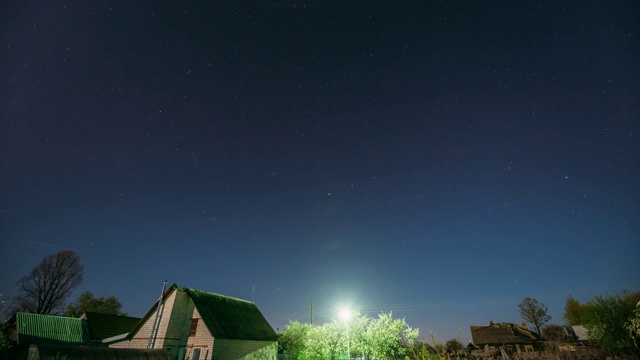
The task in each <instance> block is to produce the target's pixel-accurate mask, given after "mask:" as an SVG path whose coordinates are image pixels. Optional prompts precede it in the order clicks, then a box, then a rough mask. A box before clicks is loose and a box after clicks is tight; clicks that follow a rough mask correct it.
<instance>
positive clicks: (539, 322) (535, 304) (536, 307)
mask: <svg viewBox="0 0 640 360" xmlns="http://www.w3.org/2000/svg"><path fill="white" fill-rule="evenodd" d="M518 307H519V308H520V316H522V319H523V320H524V321H528V322H530V323H533V325H534V326H535V327H536V331H537V332H538V334H539V335H540V336H542V332H541V331H540V329H541V328H542V326H543V325H544V324H546V323H548V322H549V320H551V316H549V315H547V311H548V310H547V307H546V306H545V305H544V304H543V303H542V302H539V301H538V300H536V299H532V298H529V297H527V298H524V299H523V300H522V302H521V303H520V305H518Z"/></svg>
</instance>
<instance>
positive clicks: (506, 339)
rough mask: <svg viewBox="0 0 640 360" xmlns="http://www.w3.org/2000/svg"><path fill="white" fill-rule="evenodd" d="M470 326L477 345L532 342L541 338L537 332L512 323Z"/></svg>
mask: <svg viewBox="0 0 640 360" xmlns="http://www.w3.org/2000/svg"><path fill="white" fill-rule="evenodd" d="M470 328H471V337H472V338H473V343H474V344H475V345H485V344H514V343H531V342H536V341H539V339H540V336H538V334H536V333H535V332H533V331H530V330H527V329H525V328H523V327H520V326H518V325H515V324H510V323H499V324H491V325H483V326H473V325H472V326H470Z"/></svg>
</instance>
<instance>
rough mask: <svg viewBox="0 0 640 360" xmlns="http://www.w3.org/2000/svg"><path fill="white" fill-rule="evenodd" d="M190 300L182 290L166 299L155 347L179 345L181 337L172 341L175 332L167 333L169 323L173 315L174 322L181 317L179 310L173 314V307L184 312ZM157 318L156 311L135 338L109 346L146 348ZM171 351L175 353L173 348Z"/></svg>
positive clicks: (174, 292)
mask: <svg viewBox="0 0 640 360" xmlns="http://www.w3.org/2000/svg"><path fill="white" fill-rule="evenodd" d="M185 298H186V301H185ZM190 302H191V301H190V300H189V297H188V296H187V295H186V294H185V293H183V292H180V291H173V292H172V293H171V294H170V295H169V296H168V297H167V298H166V299H165V302H164V309H163V311H162V317H161V319H160V326H159V328H158V336H157V338H156V342H155V346H154V347H153V348H154V349H162V348H167V347H171V346H172V345H174V343H175V345H176V346H177V344H178V343H179V341H180V338H179V337H178V338H177V341H172V340H174V339H173V338H174V337H175V332H169V333H168V334H167V329H168V327H169V323H170V322H171V320H172V317H173V320H174V322H175V321H176V319H177V318H179V317H180V313H179V312H178V313H176V314H173V312H174V311H173V308H174V307H177V309H178V310H182V311H183V312H184V311H186V310H185V309H184V308H185V306H184V304H185V303H186V304H187V307H188V304H189V303H190ZM155 319H156V313H155V312H154V313H153V314H152V315H151V316H149V318H148V319H147V320H146V321H145V322H144V324H143V325H142V327H141V328H140V330H138V332H137V333H136V334H135V335H134V336H133V338H132V339H131V340H130V341H122V342H119V343H115V344H111V345H109V347H112V348H134V349H146V348H147V345H148V344H149V337H150V336H151V330H152V328H153V323H154V321H155ZM171 352H172V354H173V349H172V351H171ZM176 354H177V353H176Z"/></svg>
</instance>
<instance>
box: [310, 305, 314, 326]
mask: <svg viewBox="0 0 640 360" xmlns="http://www.w3.org/2000/svg"><path fill="white" fill-rule="evenodd" d="M309 312H310V315H311V325H313V301H312V302H311V306H309Z"/></svg>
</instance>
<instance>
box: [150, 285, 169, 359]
mask: <svg viewBox="0 0 640 360" xmlns="http://www.w3.org/2000/svg"><path fill="white" fill-rule="evenodd" d="M166 289H167V280H165V281H164V284H162V292H161V293H160V298H158V305H157V307H156V318H155V320H153V327H152V328H151V333H150V334H149V342H148V343H147V349H153V348H154V347H155V346H156V338H157V337H158V329H159V328H160V321H162V312H163V311H164V291H165V290H166Z"/></svg>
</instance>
